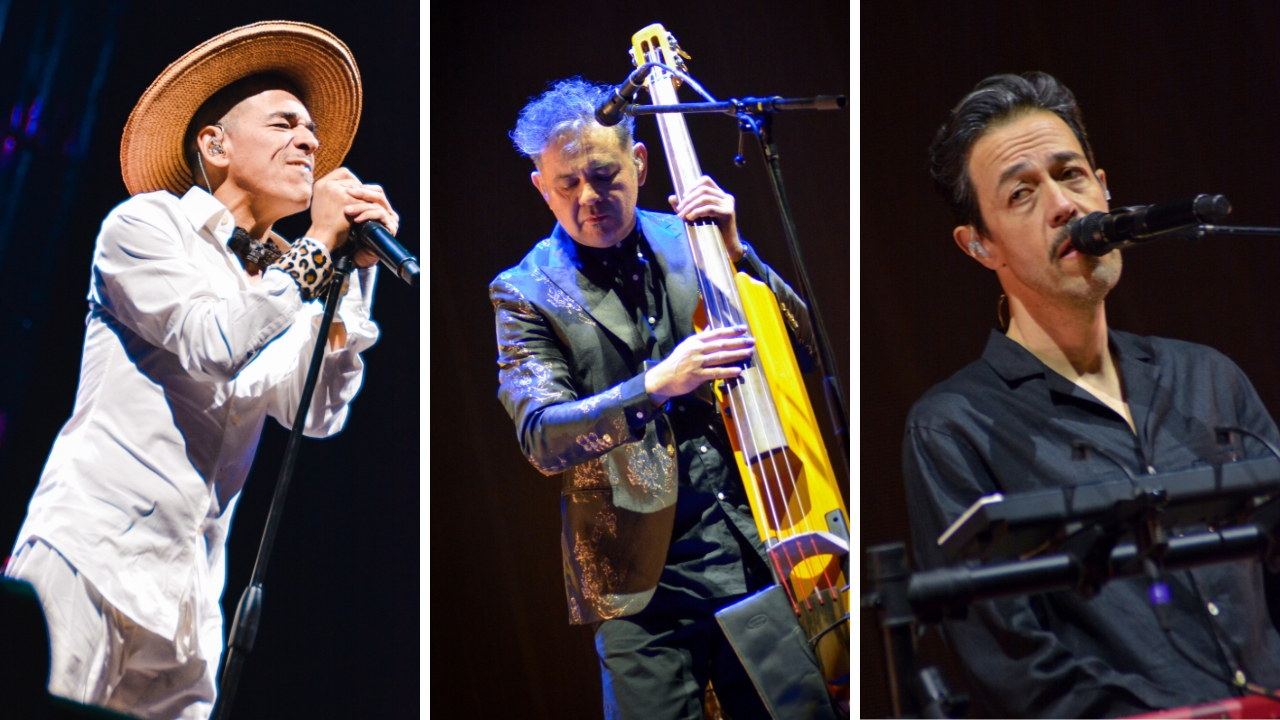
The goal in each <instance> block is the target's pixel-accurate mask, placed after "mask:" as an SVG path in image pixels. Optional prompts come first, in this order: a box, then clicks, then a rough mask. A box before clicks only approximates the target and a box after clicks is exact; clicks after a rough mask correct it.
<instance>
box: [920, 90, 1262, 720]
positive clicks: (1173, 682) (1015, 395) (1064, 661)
mask: <svg viewBox="0 0 1280 720" xmlns="http://www.w3.org/2000/svg"><path fill="white" fill-rule="evenodd" d="M930 155H931V172H932V174H933V177H934V181H935V184H936V185H937V188H938V190H939V192H941V194H942V195H943V197H944V198H945V199H946V200H947V202H948V204H949V205H950V206H951V209H952V211H953V213H954V214H955V217H956V219H957V226H956V228H955V230H954V231H953V237H954V239H955V242H956V244H957V245H958V246H959V247H960V249H961V250H962V251H963V252H965V254H967V255H969V256H970V257H972V258H973V259H974V260H976V261H977V262H979V263H981V264H982V265H983V266H984V267H987V268H989V269H990V270H992V271H994V272H995V273H996V276H997V278H999V280H1000V285H1001V288H1002V289H1003V291H1004V295H1005V297H1006V298H1007V302H1008V313H1009V319H1008V322H1007V327H1006V329H1005V332H1004V333H1003V334H1001V333H1000V332H997V331H992V333H991V337H990V339H989V340H988V343H987V347H986V350H985V351H984V353H983V356H982V359H980V360H978V361H976V362H974V363H973V364H971V365H969V366H968V367H966V368H964V369H963V370H961V371H960V372H959V373H957V374H956V375H954V376H952V377H951V378H950V379H948V380H946V381H944V382H943V383H941V384H939V385H937V386H936V387H934V388H933V389H932V390H930V391H929V393H927V394H926V395H925V396H924V397H923V398H922V399H920V400H919V401H918V402H917V403H916V405H915V406H914V407H913V408H912V410H911V413H910V415H909V417H908V421H907V429H906V438H905V443H904V448H903V461H904V474H905V481H906V486H907V500H908V506H909V510H910V515H911V524H912V541H913V547H914V552H915V554H916V558H917V561H918V563H919V565H920V566H921V567H922V568H931V567H936V566H939V565H942V564H944V563H945V559H944V557H943V556H942V553H941V551H940V549H939V547H938V545H937V542H936V541H937V538H938V536H939V535H940V534H941V533H942V532H943V530H945V529H946V528H947V526H948V525H950V524H951V523H952V522H953V521H955V520H956V519H957V518H958V517H959V516H960V515H961V514H962V513H963V512H964V511H965V509H967V508H968V507H969V506H970V505H972V504H973V502H974V501H976V500H977V499H978V498H980V497H982V496H985V495H990V494H992V493H997V492H999V493H1016V492H1022V491H1029V490H1036V489H1043V488H1047V487H1063V486H1071V485H1076V484H1080V483H1088V482H1094V481H1098V480H1103V479H1115V478H1117V477H1120V478H1123V475H1118V473H1117V469H1116V467H1115V466H1114V465H1113V464H1112V462H1111V460H1109V459H1108V457H1112V458H1115V459H1116V460H1117V461H1119V462H1121V463H1123V464H1124V465H1125V466H1126V467H1127V468H1128V469H1129V470H1130V471H1131V472H1132V473H1134V474H1135V475H1136V474H1144V473H1154V472H1164V471H1171V470H1178V469H1183V468H1187V467H1190V466H1192V465H1195V464H1202V463H1206V462H1221V461H1223V460H1225V459H1227V458H1229V457H1231V456H1233V455H1234V456H1236V457H1241V458H1244V457H1257V456H1260V455H1266V454H1268V453H1267V450H1266V449H1265V447H1263V445H1262V444H1261V443H1259V442H1257V441H1256V440H1253V439H1248V438H1240V437H1234V438H1233V440H1232V444H1231V445H1229V446H1228V445H1219V444H1218V442H1217V438H1216V437H1215V433H1214V432H1213V428H1215V427H1221V426H1239V427H1242V428H1245V429H1248V430H1251V431H1253V432H1255V433H1257V434H1259V435H1260V436H1262V437H1264V438H1266V439H1268V440H1270V441H1271V442H1273V443H1275V442H1280V433H1278V432H1277V429H1276V425H1275V423H1274V422H1273V421H1272V420H1271V417H1270V416H1269V415H1268V413H1267V410H1266V408H1265V407H1263V405H1262V402H1261V400H1260V399H1259V398H1258V395H1257V393H1256V392H1255V391H1254V389H1253V386H1252V385H1251V384H1250V383H1249V380H1248V378H1246V377H1245V375H1244V373H1243V372H1241V371H1240V369H1239V368H1238V367H1236V365H1235V364H1234V363H1232V362H1231V361H1230V360H1229V359H1227V358H1226V357H1225V356H1223V355H1222V354H1221V353H1219V352H1217V351H1215V350H1212V349H1210V348H1207V347H1204V346H1199V345H1193V344H1190V343H1185V342H1179V341H1176V340H1166V339H1163V338H1155V337H1139V336H1136V335H1132V334H1129V333H1125V332H1121V331H1118V330H1113V329H1110V328H1109V327H1108V325H1107V317H1106V308H1105V303H1104V299H1105V297H1106V295H1107V293H1108V291H1110V290H1111V288H1113V287H1114V286H1115V284H1116V282H1117V281H1118V280H1119V279H1120V267H1121V258H1120V253H1119V252H1116V251H1112V252H1111V253H1108V254H1106V255H1103V256H1101V257H1094V256H1090V255H1084V254H1082V253H1080V252H1079V251H1077V250H1076V249H1075V248H1074V247H1073V246H1072V244H1071V242H1070V241H1069V235H1068V223H1069V222H1070V221H1071V220H1072V219H1074V218H1079V217H1082V216H1084V215H1087V214H1088V213H1090V212H1094V211H1106V210H1107V201H1108V200H1109V193H1108V192H1107V189H1106V181H1107V176H1106V173H1105V172H1104V171H1103V170H1102V169H1100V168H1098V167H1097V165H1096V164H1095V162H1094V157H1093V151H1092V149H1091V148H1090V146H1089V141H1088V138H1087V135H1086V133H1085V129H1084V124H1083V121H1082V119H1081V114H1080V110H1079V108H1078V106H1077V105H1076V102H1075V98H1074V96H1073V95H1072V94H1071V92H1070V91H1069V90H1068V89H1067V88H1066V87H1064V86H1063V85H1061V84H1060V83H1059V82H1058V81H1057V80H1055V79H1054V78H1052V77H1050V76H1048V75H1045V74H1043V73H1027V74H1025V75H1022V76H1016V75H999V76H994V77H991V78H987V79H986V80H984V81H982V82H981V83H979V84H978V85H977V87H976V88H975V89H974V90H973V91H972V92H971V93H969V94H968V95H967V96H965V98H964V99H963V100H961V101H960V103H959V104H958V105H957V106H956V107H955V108H954V109H953V110H952V112H951V116H950V118H949V120H948V121H947V123H946V124H945V125H943V127H942V128H941V129H939V131H938V134H937V136H936V138H935V140H934V142H933V145H932V147H931V149H930ZM1002 322H1003V318H1002ZM1077 439H1080V440H1084V441H1085V442H1086V443H1087V444H1089V445H1090V446H1092V447H1093V448H1096V449H1097V450H1098V451H1099V452H1096V453H1091V454H1090V457H1089V458H1087V459H1085V460H1073V458H1072V443H1073V442H1074V441H1075V440H1077ZM1166 580H1167V582H1168V585H1169V588H1170V591H1171V593H1172V600H1171V602H1170V603H1169V604H1168V605H1167V606H1166V607H1167V608H1168V612H1169V615H1170V618H1171V626H1172V632H1170V633H1169V634H1168V635H1166V633H1165V632H1163V631H1162V629H1161V626H1160V624H1159V623H1158V621H1157V616H1156V613H1155V611H1154V609H1153V608H1152V605H1151V600H1150V599H1149V598H1148V591H1149V582H1148V581H1146V580H1143V579H1133V578H1130V579H1121V580H1113V581H1111V582H1109V583H1107V584H1105V585H1104V586H1103V589H1102V591H1101V593H1100V594H1099V595H1097V596H1096V597H1094V598H1092V599H1090V600H1086V599H1084V598H1083V597H1081V596H1080V595H1078V594H1075V593H1070V592H1058V593H1049V594H1044V595H1035V596H1030V597H1026V598H1016V599H1005V600H997V601H991V602H983V603H978V604H975V605H974V606H973V607H972V608H971V609H970V614H969V617H968V618H967V619H965V620H963V621H949V622H948V623H947V624H946V625H945V636H946V638H947V640H948V641H949V645H950V646H951V647H952V648H953V649H954V650H955V651H956V653H957V654H958V655H959V656H960V658H961V660H962V662H963V664H964V666H965V668H966V670H967V671H968V676H969V680H970V683H969V684H970V687H971V690H972V691H973V694H974V695H975V699H976V700H977V701H978V702H979V704H980V706H982V710H980V711H979V712H982V711H983V710H985V712H988V713H992V714H1000V715H1008V716H1011V717H1033V716H1044V717H1090V716H1112V715H1125V714H1131V713H1138V712H1143V711H1148V710H1151V709H1156V708H1170V707H1178V706H1185V705H1191V704H1197V703H1204V702H1208V701H1211V700H1217V699H1222V698H1226V697H1231V696H1234V695H1238V694H1240V693H1241V692H1242V691H1241V687H1242V686H1243V685H1244V684H1245V683H1246V682H1249V683H1256V684H1257V685H1261V686H1263V687H1268V688H1276V687H1280V636H1277V634H1276V630H1275V628H1274V627H1273V626H1272V623H1271V620H1270V617H1269V616H1268V613H1267V608H1266V603H1265V599H1264V596H1263V582H1262V575H1261V566H1260V563H1259V562H1257V561H1240V562H1234V563H1227V564H1221V565H1210V566H1203V567H1200V568H1196V569H1193V570H1189V571H1177V572H1169V573H1167V574H1166Z"/></svg>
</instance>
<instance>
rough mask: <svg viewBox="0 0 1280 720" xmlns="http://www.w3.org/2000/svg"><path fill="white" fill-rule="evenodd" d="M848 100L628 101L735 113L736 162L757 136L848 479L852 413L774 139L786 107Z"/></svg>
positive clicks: (641, 110) (636, 108)
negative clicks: (776, 117) (747, 139)
mask: <svg viewBox="0 0 1280 720" xmlns="http://www.w3.org/2000/svg"><path fill="white" fill-rule="evenodd" d="M847 105H848V100H847V99H846V98H845V96H843V95H818V96H817V97H811V98H782V97H778V96H774V97H768V98H755V97H747V98H743V99H741V100H737V99H733V100H728V101H725V102H700V103H680V104H676V105H634V104H633V105H628V106H627V108H626V111H625V112H626V113H627V114H629V115H632V116H639V115H656V114H658V113H668V112H674V113H684V114H690V113H721V114H726V115H733V116H734V117H736V118H737V120H738V132H739V133H740V134H739V140H738V154H737V155H736V156H735V157H734V162H735V163H737V164H738V165H739V166H741V165H743V164H744V162H745V160H744V159H743V157H742V137H743V136H745V135H746V134H747V133H748V132H749V133H751V134H752V135H754V136H755V138H756V140H757V142H758V144H759V145H760V152H761V153H762V154H763V155H764V159H765V163H766V164H767V165H768V166H769V180H770V186H771V188H772V189H773V197H774V200H776V201H777V203H778V210H779V211H780V212H781V214H782V229H783V232H784V234H785V235H786V238H787V247H788V248H789V249H790V251H791V262H792V263H793V264H794V266H795V270H796V278H797V285H799V289H800V294H801V296H802V297H804V298H805V300H806V301H807V305H808V307H809V324H810V326H811V327H812V328H813V334H814V342H815V344H816V345H817V347H818V357H817V358H815V359H816V360H817V361H818V368H819V370H820V371H821V372H822V376H823V381H822V386H823V390H824V391H825V393H826V399H827V410H828V412H829V413H830V416H831V426H832V430H833V432H834V433H835V435H836V437H837V438H839V440H840V447H841V449H843V450H844V454H843V456H842V459H843V461H844V470H845V477H848V476H849V432H848V411H847V410H846V408H845V404H844V391H843V390H842V387H841V383H840V379H839V377H838V376H837V367H836V362H835V355H834V353H833V352H832V350H831V343H830V340H828V337H827V332H826V325H825V324H824V323H823V321H822V312H821V311H820V310H819V308H818V298H817V295H815V294H814V292H813V284H812V283H811V282H810V281H809V272H808V269H807V267H806V266H805V263H804V258H803V257H802V255H801V253H800V241H799V239H797V237H796V224H795V219H794V217H793V216H792V214H791V203H790V201H789V200H788V199H787V190H786V186H785V185H783V182H782V168H781V166H780V164H779V162H778V149H777V146H776V145H775V144H774V142H773V134H772V122H773V113H777V112H781V111H784V110H843V109H844V108H845V107H846V106H847Z"/></svg>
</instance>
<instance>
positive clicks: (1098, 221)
mask: <svg viewBox="0 0 1280 720" xmlns="http://www.w3.org/2000/svg"><path fill="white" fill-rule="evenodd" d="M1106 216H1107V214H1106V213H1104V212H1091V213H1089V214H1088V215H1085V216H1084V217H1082V218H1079V219H1077V220H1073V221H1072V222H1073V223H1074V224H1073V225H1072V226H1071V243H1072V244H1073V245H1075V246H1076V249H1077V250H1079V251H1080V252H1082V253H1085V254H1087V255H1103V254H1106V252H1107V251H1108V250H1109V249H1110V248H1107V247H1106V242H1105V239H1104V238H1103V236H1102V221H1103V219H1104V218H1106Z"/></svg>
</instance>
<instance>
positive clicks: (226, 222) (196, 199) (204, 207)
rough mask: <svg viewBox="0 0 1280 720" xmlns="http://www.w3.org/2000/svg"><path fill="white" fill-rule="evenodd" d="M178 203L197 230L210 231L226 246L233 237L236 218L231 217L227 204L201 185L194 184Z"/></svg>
mask: <svg viewBox="0 0 1280 720" xmlns="http://www.w3.org/2000/svg"><path fill="white" fill-rule="evenodd" d="M178 205H179V206H180V207H181V208H182V212H183V214H184V215H186V216H187V220H189V221H190V222H191V227H193V228H195V229H196V230H197V231H199V230H206V231H208V232H209V234H211V235H213V236H214V237H215V238H216V239H217V240H218V242H219V244H221V245H222V246H223V247H226V244H227V241H228V240H230V239H231V232H232V231H233V230H235V220H234V218H232V217H231V212H230V211H229V210H227V206H225V205H223V204H222V202H221V201H220V200H218V198H216V197H214V196H212V195H210V194H209V193H208V192H207V191H206V190H205V189H204V188H202V187H200V186H199V185H192V186H191V189H190V190H188V191H187V193H186V194H185V195H183V196H182V198H181V199H180V200H178Z"/></svg>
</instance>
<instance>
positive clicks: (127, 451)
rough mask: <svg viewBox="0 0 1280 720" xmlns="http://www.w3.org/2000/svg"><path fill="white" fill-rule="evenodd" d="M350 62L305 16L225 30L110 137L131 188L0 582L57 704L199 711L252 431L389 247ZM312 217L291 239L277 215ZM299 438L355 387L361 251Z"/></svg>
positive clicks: (215, 643)
mask: <svg viewBox="0 0 1280 720" xmlns="http://www.w3.org/2000/svg"><path fill="white" fill-rule="evenodd" d="M360 101H361V90H360V76H359V72H358V70H357V69H356V65H355V61H354V60H353V59H352V57H351V54H350V52H349V51H348V49H347V47H346V46H345V45H343V44H342V42H341V41H339V40H338V39H337V38H335V37H334V36H333V35H331V34H329V33H328V32H326V31H324V30H322V29H320V28H317V27H313V26H310V25H305V24H301V23H290V22H267V23H258V24H255V25H249V26H245V27H241V28H236V29H234V30H231V31H230V32H227V33H224V34H222V35H219V36H218V37H215V38H213V39H212V40H209V41H208V42H206V43H204V44H202V45H200V46H199V47H197V48H195V49H194V50H192V51H191V52H189V53H187V54H186V55H184V56H183V57H182V58H181V59H179V60H178V61H177V62H175V63H173V64H172V65H170V66H169V67H168V68H167V69H166V70H165V71H164V72H163V73H162V74H161V75H160V77H159V78H157V79H156V80H155V82H153V83H152V84H151V87H149V88H148V89H147V91H146V93H144V94H143V96H142V99H141V100H140V101H139V102H138V104H137V106H136V107H135V108H134V110H133V113H132V114H131V115H130V117H129V121H128V123H127V124H126V126H125V130H124V137H123V139H122V142H121V148H120V162H121V168H122V170H123V173H124V180H125V185H126V186H127V187H128V189H129V192H130V194H131V195H132V197H131V198H130V199H129V200H127V201H125V202H124V203H122V204H121V205H119V206H118V207H116V208H115V209H114V210H112V211H111V213H110V214H109V215H108V216H107V218H106V220H105V221H103V223H102V230H101V232H100V234H99V235H98V240H97V245H96V248H95V250H94V258H93V273H92V279H91V282H90V289H89V308H90V309H89V317H88V329H87V331H86V334H85V343H84V356H83V361H82V368H81V377H80V386H79V390H78V392H77V395H76V405H75V410H74V413H73V415H72V417H71V419H70V420H69V421H68V422H67V424H66V425H65V426H64V427H63V429H62V431H61V432H60V433H59V435H58V438H57V440H56V441H55V443H54V446H53V450H52V452H51V453H50V456H49V460H48V462H47V464H46V465H45V469H44V472H43V474H42V476H41V478H40V484H39V486H38V487H37V489H36V492H35V496H34V498H33V499H32V501H31V505H30V508H29V510H28V513H27V518H26V521H25V523H24V524H23V527H22V530H21V532H20V533H19V535H18V540H17V545H16V547H15V549H14V551H13V554H12V558H11V560H10V562H9V564H8V566H7V568H6V573H7V574H8V575H9V576H11V577H16V578H19V579H22V580H26V581H28V582H30V583H32V585H33V586H34V587H35V589H36V591H37V593H38V594H39V596H40V600H41V603H42V604H43V607H44V611H45V616H46V618H47V620H48V624H49V631H50V637H51V641H52V672H51V676H50V680H49V690H50V692H52V693H54V694H56V695H61V696H64V697H67V698H70V699H72V700H76V701H79V702H85V703H93V704H98V705H102V706H105V707H109V708H113V709H118V710H123V711H125V712H128V713H131V714H134V715H138V716H141V717H146V718H165V719H170V718H175V717H182V718H203V717H207V716H208V714H209V712H210V710H211V708H212V704H213V700H214V696H215V677H216V674H217V671H218V666H219V659H220V657H221V654H222V614H221V610H220V607H219V598H220V597H221V595H222V590H223V584H224V582H225V575H226V573H225V566H224V560H223V550H224V546H225V544H226V536H227V532H228V530H229V528H230V523H231V517H232V513H233V511H234V508H235V503H236V499H237V497H238V495H239V491H240V488H241V486H242V485H243V484H244V480H245V477H246V475H247V474H248V471H249V467H250V464H251V463H252V460H253V454H254V451H255V449H256V447H257V444H258V437H259V435H260V433H261V431H262V427H263V423H264V422H265V420H266V417H267V416H268V415H270V416H271V417H274V418H276V420H278V421H279V422H281V423H282V424H285V425H288V424H289V423H290V422H291V420H292V418H293V417H294V414H295V413H296V411H297V409H298V403H299V397H300V395H301V393H302V386H303V383H304V380H305V377H306V373H307V365H308V359H309V357H310V354H311V349H312V348H313V347H314V344H315V342H316V339H317V338H316V332H317V328H318V326H319V315H320V314H321V312H322V307H321V303H320V302H319V300H318V299H317V298H318V297H319V296H320V295H321V293H322V291H323V289H324V287H325V286H326V285H327V282H328V280H329V278H330V277H332V274H333V269H332V265H333V255H334V254H335V253H336V252H347V251H349V250H350V248H348V247H346V246H345V243H346V242H347V236H348V232H349V230H350V228H351V226H352V225H353V224H354V223H361V222H365V221H368V220H377V221H379V222H381V223H383V224H384V225H385V226H386V227H387V228H388V229H389V230H390V231H391V232H392V233H393V234H394V233H395V231H396V228H397V225H398V217H397V216H396V214H395V212H394V211H393V210H392V209H391V205H390V203H389V202H388V201H387V197H386V195H385V193H383V191H382V189H381V188H379V187H378V186H376V185H366V184H363V183H361V182H360V181H359V179H357V178H356V176H355V175H353V174H352V173H351V171H349V170H347V169H345V168H342V167H339V166H340V164H341V162H342V159H343V157H344V156H345V155H346V152H347V150H348V148H350V147H351V142H352V139H353V137H354V136H355V131H356V126H357V124H358V122H359V119H360ZM308 207H309V208H310V210H311V221H312V222H311V229H310V230H309V231H308V232H307V234H306V236H305V237H303V238H300V239H299V240H297V241H296V242H294V243H293V244H292V245H290V244H289V243H286V242H285V241H284V240H283V239H281V238H280V237H279V236H278V235H275V234H273V233H272V231H271V228H272V225H273V224H274V223H275V222H276V221H277V220H279V219H281V218H283V217H286V216H288V215H293V214H295V213H298V212H302V211H304V210H307V209H308ZM354 259H355V264H356V265H357V266H358V267H359V268H360V269H359V270H356V271H354V272H353V274H352V276H351V278H350V282H349V285H348V288H347V290H346V292H345V293H344V294H343V296H342V300H341V304H340V306H339V308H338V311H337V316H336V318H335V320H334V325H333V328H332V330H331V332H330V333H329V337H328V338H327V341H328V347H327V354H326V355H325V358H324V362H323V365H322V370H321V373H320V377H319V380H318V383H317V386H316V392H315V397H314V400H313V401H312V404H311V408H310V414H309V416H308V420H307V427H306V429H305V432H306V434H307V435H310V436H312V437H325V436H328V435H332V434H334V433H336V432H338V431H340V430H341V429H342V427H343V425H344V423H345V421H346V417H347V406H348V403H349V402H350V401H351V399H352V398H353V397H354V396H355V395H356V393H357V392H358V391H359V389H360V384H361V381H362V378H363V368H364V364H363V362H362V360H361V358H360V352H362V351H363V350H365V349H366V348H368V347H370V346H371V345H372V344H373V343H374V342H375V341H376V340H377V337H378V328H377V326H376V325H375V324H374V323H373V322H372V320H371V319H370V314H369V313H370V307H371V303H372V299H373V288H374V276H375V267H374V265H375V263H376V256H374V255H373V254H372V253H371V252H369V251H368V250H365V249H360V250H358V251H357V252H356V254H355V258H354Z"/></svg>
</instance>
